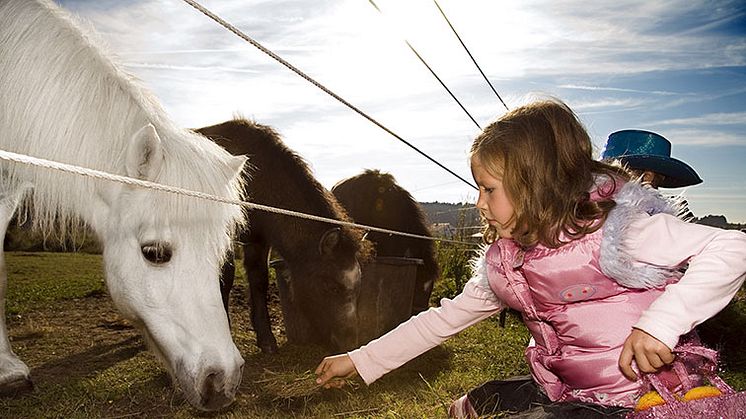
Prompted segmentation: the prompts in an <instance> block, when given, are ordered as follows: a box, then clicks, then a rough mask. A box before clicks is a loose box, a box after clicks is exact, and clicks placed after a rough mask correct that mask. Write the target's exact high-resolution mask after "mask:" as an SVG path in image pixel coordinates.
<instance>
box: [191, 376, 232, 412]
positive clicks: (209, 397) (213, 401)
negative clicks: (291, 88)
mask: <svg viewBox="0 0 746 419" xmlns="http://www.w3.org/2000/svg"><path fill="white" fill-rule="evenodd" d="M200 389H201V391H200V395H201V396H202V398H201V405H202V408H203V409H205V410H209V411H214V410H218V409H222V408H224V407H226V406H228V405H229V404H231V403H233V399H234V398H235V396H236V389H235V388H231V389H228V388H226V382H225V374H223V373H222V372H212V373H209V374H207V375H206V376H205V379H204V380H203V381H202V385H201V386H200Z"/></svg>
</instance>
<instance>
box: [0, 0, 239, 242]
mask: <svg viewBox="0 0 746 419" xmlns="http://www.w3.org/2000/svg"><path fill="white" fill-rule="evenodd" d="M0 75H1V76H0V92H1V93H0V148H2V149H4V150H8V151H13V152H17V153H22V154H28V155H31V156H35V157H42V158H46V159H50V160H56V161H61V162H65V163H70V164H75V165H80V166H83V167H89V168H94V169H98V170H103V171H107V172H112V173H116V174H125V170H126V169H125V157H126V150H127V145H128V142H129V141H130V139H131V137H132V135H133V134H135V133H136V132H137V131H138V130H139V129H140V128H142V127H143V126H145V125H146V124H148V123H151V124H153V125H154V126H155V128H156V131H157V132H158V135H159V136H160V138H161V142H162V145H163V155H164V162H163V166H162V169H161V170H160V171H159V173H158V175H157V178H156V179H154V181H156V182H159V183H163V184H167V185H173V186H179V187H183V188H187V189H193V190H197V191H202V192H205V193H209V194H214V195H218V196H221V197H227V198H232V199H238V198H240V196H239V192H238V191H239V190H240V188H239V185H238V182H240V180H239V178H240V177H235V176H234V175H235V172H234V170H235V167H233V168H232V166H235V165H231V164H229V162H230V161H231V159H232V156H230V155H229V154H228V153H227V152H225V151H224V150H223V149H221V148H219V147H218V146H216V145H214V144H213V143H212V142H211V141H208V140H206V139H204V138H202V137H201V136H199V135H197V134H194V133H192V132H190V131H187V130H184V129H180V128H178V127H176V126H175V125H174V124H173V123H172V122H171V121H170V119H169V118H168V117H167V116H166V113H165V111H164V110H163V109H162V108H161V106H160V104H159V103H158V101H157V100H156V99H155V98H154V97H153V96H152V95H151V94H150V93H149V92H148V91H146V90H145V89H144V88H142V87H141V86H140V85H139V84H138V83H137V81H136V80H135V78H134V77H133V76H131V75H129V74H127V73H125V72H124V71H123V70H121V69H120V68H119V67H118V66H117V65H115V64H114V62H113V61H112V59H111V58H110V57H109V56H108V55H107V54H105V53H104V52H103V48H102V47H101V42H100V41H99V40H97V39H94V35H92V34H90V33H86V32H84V31H83V30H82V29H81V28H80V25H79V24H78V23H76V22H75V21H74V20H73V18H71V17H70V16H69V15H68V14H67V13H66V12H64V11H63V10H61V9H59V8H58V7H57V6H56V5H55V4H54V3H52V2H51V1H48V0H38V1H31V0H3V1H0ZM104 182H105V181H101V180H93V179H91V178H85V177H81V176H77V175H69V174H62V173H61V172H56V171H51V170H47V169H40V168H33V167H28V166H24V165H20V164H10V163H5V162H3V163H0V186H1V187H3V189H4V190H9V189H17V188H18V187H19V185H22V184H24V183H30V184H32V185H33V192H32V193H31V194H30V198H31V199H30V200H31V201H32V205H30V206H28V207H27V209H28V211H29V213H30V215H31V216H32V219H33V221H34V223H35V225H36V226H37V227H39V228H41V229H42V230H49V229H51V228H52V227H57V228H59V227H60V226H62V227H65V226H70V225H76V224H78V223H79V221H80V220H82V221H84V222H86V221H88V222H90V217H92V216H93V214H91V204H90V203H91V201H92V199H93V197H95V196H96V193H97V192H96V191H97V190H101V189H103V188H107V187H113V184H112V185H109V184H105V183H104ZM151 193H152V200H151V202H152V211H153V214H154V216H155V217H157V219H162V221H165V222H168V223H169V224H172V225H173V224H176V225H183V224H184V223H188V224H190V225H195V226H196V227H200V228H199V230H201V231H195V232H193V234H209V233H211V236H212V237H210V236H207V237H205V236H202V240H206V241H213V242H215V243H214V245H215V246H217V248H216V249H214V250H215V251H218V250H220V249H218V248H222V249H224V246H225V244H226V243H227V237H228V234H229V231H228V230H230V229H232V227H233V224H234V223H235V222H236V221H237V220H240V219H241V210H240V208H238V207H235V206H229V205H225V204H217V203H211V202H209V201H205V200H201V199H195V198H188V197H179V196H174V195H172V194H168V193H163V192H155V191H153V192H151ZM187 220H189V221H187ZM221 227H222V233H221V237H216V236H215V232H216V231H221Z"/></svg>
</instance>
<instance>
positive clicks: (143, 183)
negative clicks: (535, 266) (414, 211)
mask: <svg viewBox="0 0 746 419" xmlns="http://www.w3.org/2000/svg"><path fill="white" fill-rule="evenodd" d="M0 160H6V161H10V162H15V163H22V164H27V165H30V166H37V167H43V168H45V169H53V170H58V171H61V172H67V173H73V174H76V175H79V176H86V177H91V178H95V179H103V180H108V181H111V182H118V183H123V184H125V185H132V186H138V187H141V188H147V189H154V190H157V191H161V192H168V193H173V194H177V195H185V196H191V197H195V198H200V199H206V200H209V201H215V202H221V203H224V204H230V205H238V206H242V207H246V208H250V209H254V210H259V211H267V212H272V213H275V214H282V215H288V216H291V217H297V218H304V219H307V220H313V221H320V222H324V223H330V224H336V225H341V226H346V227H353V228H360V229H363V230H368V231H375V232H379V233H386V234H393V235H397V236H404V237H411V238H415V239H424V240H433V241H441V242H447V243H457V244H465V245H469V246H475V244H474V243H469V242H463V241H458V240H450V239H442V238H437V237H430V236H422V235H419V234H412V233H404V232H401V231H395V230H388V229H385V228H379V227H373V226H367V225H363V224H355V223H352V222H349V221H341V220H335V219H332V218H325V217H320V216H318V215H312V214H306V213H302V212H297V211H291V210H286V209H282V208H276V207H271V206H267V205H262V204H256V203H253V202H248V201H239V200H235V199H228V198H222V197H219V196H215V195H210V194H207V193H204V192H198V191H192V190H189V189H184V188H179V187H177V186H168V185H162V184H160V183H155V182H150V181H147V180H141V179H135V178H131V177H127V176H121V175H115V174H112V173H107V172H102V171H100V170H95V169H89V168H85V167H80V166H75V165H72V164H67V163H60V162H56V161H51V160H46V159H41V158H38V157H31V156H27V155H24V154H17V153H13V152H10V151H5V150H0Z"/></svg>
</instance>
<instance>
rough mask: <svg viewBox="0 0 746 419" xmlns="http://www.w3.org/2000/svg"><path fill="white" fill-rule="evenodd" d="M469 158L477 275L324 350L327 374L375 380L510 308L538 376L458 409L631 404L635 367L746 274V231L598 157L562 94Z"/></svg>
mask: <svg viewBox="0 0 746 419" xmlns="http://www.w3.org/2000/svg"><path fill="white" fill-rule="evenodd" d="M471 169H472V174H473V176H474V179H475V181H476V183H477V185H478V186H479V200H478V202H477V207H478V208H479V210H480V211H481V213H482V216H483V218H484V220H485V221H486V223H487V228H486V230H485V233H484V238H485V241H486V242H487V243H489V247H488V248H487V249H486V251H485V253H484V254H483V255H482V257H480V258H479V260H478V261H477V262H476V263H475V268H476V269H475V271H476V273H475V275H474V277H473V278H472V279H471V280H470V281H469V282H468V283H467V284H466V286H465V287H464V290H463V292H462V293H461V294H459V295H458V296H457V297H455V298H454V299H453V300H448V299H443V300H442V301H441V306H440V307H437V308H431V309H429V310H428V311H425V312H423V313H420V314H418V315H417V316H414V317H412V318H411V319H409V320H408V321H406V322H405V323H402V324H401V325H399V326H398V327H397V328H396V329H394V330H392V331H391V332H389V333H387V334H386V335H384V336H382V337H380V338H378V339H375V340H373V341H372V342H370V343H368V344H367V345H364V346H362V347H361V348H359V349H356V350H354V351H351V352H349V353H347V354H342V355H336V356H331V357H327V358H325V359H324V360H323V361H322V362H321V364H320V365H319V366H318V368H317V369H316V374H317V375H318V376H319V377H318V379H317V382H318V383H319V384H323V385H325V386H330V385H336V384H332V383H337V382H332V383H330V382H329V380H330V379H331V378H334V377H350V376H352V375H354V374H356V373H357V374H359V375H360V376H361V377H362V379H363V380H364V381H365V382H366V383H367V384H370V383H372V382H373V381H375V380H377V379H378V378H379V377H381V376H382V375H383V374H385V373H387V372H389V371H391V370H393V369H396V368H397V367H399V366H401V365H402V364H404V363H406V362H407V361H409V360H411V359H413V358H415V357H416V356H418V355H420V354H422V353H423V352H425V351H427V350H429V349H431V348H433V347H435V346H436V345H438V344H440V343H442V342H443V341H445V340H446V339H448V338H449V337H451V336H453V335H455V334H456V333H458V332H459V331H461V330H463V329H465V328H467V327H469V326H471V325H473V324H475V323H477V322H478V321H480V320H482V319H485V318H487V317H489V316H492V315H493V314H495V313H498V312H500V311H501V310H503V309H504V308H506V307H510V308H513V309H515V310H517V311H519V312H520V313H521V315H522V317H523V319H524V321H525V323H526V325H527V327H528V329H529V331H530V332H531V336H532V339H531V342H530V344H529V347H528V348H527V349H526V359H527V361H528V363H529V367H530V370H531V376H530V377H519V378H516V379H511V380H505V381H493V382H489V383H486V384H484V385H482V386H480V387H478V388H476V389H473V390H472V391H470V392H469V393H468V394H466V395H465V396H463V397H462V398H460V399H458V400H457V401H456V402H454V403H453V404H452V406H451V409H450V412H449V413H450V414H451V415H452V416H456V417H476V416H478V415H487V414H493V413H496V412H504V411H512V412H524V411H529V410H530V411H531V413H530V414H531V415H532V416H530V417H545V416H546V417H572V418H575V417H614V416H620V417H621V416H623V415H624V414H626V412H628V411H629V408H631V407H634V406H635V403H636V401H637V399H638V398H639V397H640V395H641V393H642V392H643V390H644V389H643V385H642V384H641V380H637V374H638V373H639V372H655V371H657V370H659V369H660V368H661V367H663V366H664V365H666V364H670V363H671V362H673V359H674V356H673V354H672V350H673V349H674V348H675V347H676V345H677V344H678V342H679V340H680V339H691V337H690V336H688V335H687V334H689V332H691V331H692V329H693V328H694V327H695V326H697V325H698V324H700V323H702V322H703V321H705V320H707V319H708V318H710V317H712V316H714V315H715V314H717V313H718V312H719V311H720V310H721V309H723V308H724V307H725V306H726V305H727V304H728V302H729V301H730V300H731V298H732V297H733V296H734V295H735V293H736V291H738V289H739V288H740V287H741V285H742V283H743V281H744V277H745V276H746V235H745V234H743V233H741V232H738V231H728V230H720V229H716V228H712V227H707V226H702V225H697V224H692V223H687V222H685V221H682V220H680V219H679V218H677V217H676V215H677V208H676V207H675V205H673V204H672V203H671V202H670V201H669V200H666V199H664V198H662V197H661V196H660V195H659V194H658V193H657V192H656V191H655V190H653V189H650V188H648V187H643V186H642V185H640V184H639V183H637V182H632V181H629V176H628V175H627V173H626V172H624V171H622V170H621V169H619V168H615V167H612V166H609V165H607V164H605V163H602V162H598V161H596V160H594V159H593V156H592V144H591V140H590V138H589V136H588V134H587V133H586V131H585V129H584V128H583V126H582V125H581V123H580V121H579V120H578V119H577V117H576V116H575V114H574V113H573V112H572V111H571V110H570V109H569V108H568V107H567V106H566V105H565V104H563V103H561V102H559V101H553V100H549V101H540V102H535V103H533V104H530V105H527V106H524V107H521V108H518V109H515V110H513V111H512V112H510V113H508V114H506V115H505V116H503V117H502V118H500V119H499V120H498V121H497V122H495V123H493V124H491V125H490V126H489V127H487V128H486V129H485V130H484V132H482V133H481V134H480V135H479V136H478V137H477V138H476V139H475V140H474V143H473V145H472V148H471ZM687 265H688V266H687ZM685 266H686V270H685V273H683V274H682V271H683V269H682V268H684V267H685ZM672 385H676V383H675V382H673V383H672ZM526 413H527V414H528V413H529V412H526Z"/></svg>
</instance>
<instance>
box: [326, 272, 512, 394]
mask: <svg viewBox="0 0 746 419" xmlns="http://www.w3.org/2000/svg"><path fill="white" fill-rule="evenodd" d="M484 282H485V281H483V279H482V278H479V277H474V278H472V279H471V280H470V281H469V282H467V283H466V286H465V287H464V290H463V291H462V292H461V294H459V295H458V296H456V297H455V298H454V299H453V300H449V299H446V298H444V299H442V300H441V301H440V307H437V308H436V307H431V308H430V309H429V310H427V311H424V312H422V313H420V314H418V315H416V316H414V317H412V318H410V319H409V320H407V321H406V322H404V323H402V324H400V325H399V326H397V327H396V328H395V329H394V330H392V331H390V332H388V333H386V334H385V335H383V336H381V337H380V338H378V339H375V340H373V341H371V342H370V343H368V344H367V345H365V346H362V347H361V348H359V349H356V350H354V351H351V352H349V353H348V354H347V356H345V355H337V356H334V357H327V358H325V359H324V360H323V361H322V363H321V364H320V365H319V367H318V368H317V370H316V373H317V374H319V375H320V377H319V380H317V382H319V383H320V384H324V383H326V382H327V381H328V380H329V379H331V378H333V377H335V376H337V377H338V376H344V375H347V376H349V375H350V374H354V372H355V371H356V372H357V373H358V374H359V375H360V377H361V378H362V379H363V381H365V383H366V384H370V383H372V382H373V381H375V380H377V379H378V378H380V377H381V376H382V375H384V374H386V373H387V372H389V371H391V370H394V369H396V368H398V367H400V366H401V365H403V364H404V363H406V362H407V361H409V360H411V359H413V358H415V357H417V356H418V355H420V354H422V353H424V352H426V351H427V350H429V349H431V348H433V347H435V346H437V345H439V344H440V343H442V342H444V341H445V340H446V339H448V338H450V337H451V336H453V335H455V334H456V333H458V332H460V331H461V330H464V329H466V328H467V327H469V326H471V325H473V324H475V323H477V322H479V321H480V320H483V319H485V318H487V317H489V316H491V315H492V314H494V313H496V312H498V311H500V310H501V309H502V308H503V304H502V303H500V302H499V301H498V299H497V298H496V297H495V295H494V293H493V292H492V290H491V289H490V288H489V286H488V285H487V284H485V283H484ZM352 367H354V370H353V369H351V368H352Z"/></svg>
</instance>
